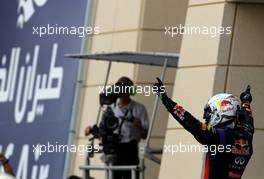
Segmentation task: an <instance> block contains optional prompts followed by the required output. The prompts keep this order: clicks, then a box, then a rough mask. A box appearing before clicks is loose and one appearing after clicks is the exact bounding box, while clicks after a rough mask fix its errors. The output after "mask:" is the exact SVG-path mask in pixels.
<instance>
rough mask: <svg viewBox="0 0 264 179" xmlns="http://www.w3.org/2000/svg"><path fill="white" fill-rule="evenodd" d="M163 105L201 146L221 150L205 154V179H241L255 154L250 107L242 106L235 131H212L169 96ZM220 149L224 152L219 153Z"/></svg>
mask: <svg viewBox="0 0 264 179" xmlns="http://www.w3.org/2000/svg"><path fill="white" fill-rule="evenodd" d="M162 102H163V104H164V105H165V107H166V108H167V109H168V111H169V112H170V113H171V114H172V116H173V117H174V118H175V119H176V120H177V121H178V122H179V123H180V124H181V125H182V126H183V127H184V129H186V130H187V131H189V132H190V133H191V134H192V135H193V136H194V137H195V139H196V140H197V141H198V142H199V143H201V144H202V145H206V146H208V148H210V146H212V145H215V146H218V151H217V152H216V153H215V152H214V153H212V152H210V151H209V152H208V153H206V160H205V165H204V166H205V167H204V179H240V178H241V177H242V175H243V172H244V170H245V168H246V166H247V164H248V161H249V160H250V157H251V156H252V154H253V146H252V139H253V133H254V124H253V117H252V113H251V109H250V104H249V103H242V105H241V106H242V107H241V110H240V114H239V115H238V119H237V120H240V119H239V118H245V119H241V121H243V122H239V121H238V122H237V123H238V124H239V125H236V127H235V128H233V129H232V128H228V127H213V126H210V125H207V124H206V123H202V122H200V121H199V120H197V119H196V118H195V117H193V116H192V115H191V114H190V113H189V112H188V111H186V110H184V108H183V107H181V106H179V105H178V104H177V103H175V102H174V101H172V100H171V99H170V98H169V97H167V95H166V94H164V95H162ZM220 146H221V150H219V149H220Z"/></svg>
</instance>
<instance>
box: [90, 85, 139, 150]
mask: <svg viewBox="0 0 264 179" xmlns="http://www.w3.org/2000/svg"><path fill="white" fill-rule="evenodd" d="M122 85H123V84H118V83H117V84H115V85H112V86H110V87H108V88H107V89H105V90H104V91H103V92H102V93H100V95H99V100H100V105H101V106H102V107H103V109H104V110H103V114H102V118H101V122H100V124H99V126H97V125H94V126H93V128H92V130H91V134H92V135H93V136H94V138H98V139H101V145H102V147H103V152H104V154H116V151H117V146H118V143H119V141H120V140H121V139H122V135H121V129H122V126H123V123H124V121H130V122H133V120H134V117H133V115H132V112H128V113H127V115H126V116H125V117H121V118H117V117H116V116H115V114H114V112H113V110H112V106H113V105H115V103H116V101H117V99H118V98H119V97H120V96H122V95H124V94H127V93H126V92H124V91H122V90H119V91H118V92H116V90H115V88H116V87H124V85H123V86H122Z"/></svg>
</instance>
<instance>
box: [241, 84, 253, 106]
mask: <svg viewBox="0 0 264 179" xmlns="http://www.w3.org/2000/svg"><path fill="white" fill-rule="evenodd" d="M250 88H251V87H250V86H249V85H248V86H247V89H246V91H244V92H242V93H241V94H240V100H241V101H242V103H245V102H248V103H251V102H252V95H251V93H250Z"/></svg>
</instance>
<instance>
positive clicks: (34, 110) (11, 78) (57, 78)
mask: <svg viewBox="0 0 264 179" xmlns="http://www.w3.org/2000/svg"><path fill="white" fill-rule="evenodd" d="M57 50H58V44H56V43H55V44H53V47H52V52H51V61H50V66H49V71H48V73H43V74H37V66H38V57H39V45H36V46H35V49H34V54H33V56H31V54H30V53H29V52H28V53H26V56H25V64H24V65H21V66H20V67H19V59H20V52H21V48H20V47H16V48H13V49H12V51H11V56H10V63H9V66H8V67H5V66H6V64H7V55H5V54H4V55H3V56H2V59H1V62H0V103H8V102H13V101H14V117H15V122H16V123H18V124H19V123H21V122H22V121H23V120H25V119H26V122H28V123H32V122H34V120H35V117H36V115H43V113H44V104H43V103H41V102H43V101H44V100H51V99H58V98H59V97H60V93H61V86H62V80H63V67H58V66H55V63H56V56H57ZM31 60H32V63H31ZM54 82H55V83H54ZM30 101H31V102H32V106H31V108H30V110H29V111H28V112H27V109H28V108H27V105H28V102H30Z"/></svg>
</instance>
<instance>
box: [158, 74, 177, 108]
mask: <svg viewBox="0 0 264 179" xmlns="http://www.w3.org/2000/svg"><path fill="white" fill-rule="evenodd" d="M156 79H157V81H158V82H157V83H155V84H154V86H157V88H158V90H157V95H158V96H160V97H161V101H162V103H163V104H164V106H165V107H166V108H167V110H168V111H169V112H173V108H174V107H175V106H176V104H177V103H176V102H174V101H172V100H171V99H170V98H169V97H168V96H167V93H166V90H165V86H164V84H163V83H162V81H161V80H160V79H159V78H156Z"/></svg>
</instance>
